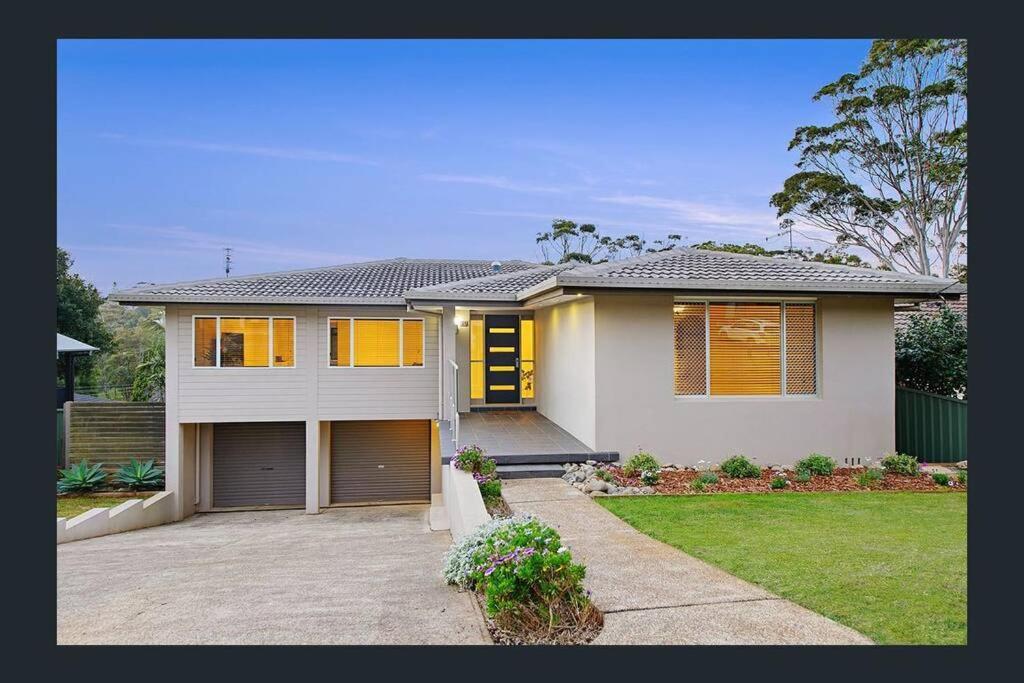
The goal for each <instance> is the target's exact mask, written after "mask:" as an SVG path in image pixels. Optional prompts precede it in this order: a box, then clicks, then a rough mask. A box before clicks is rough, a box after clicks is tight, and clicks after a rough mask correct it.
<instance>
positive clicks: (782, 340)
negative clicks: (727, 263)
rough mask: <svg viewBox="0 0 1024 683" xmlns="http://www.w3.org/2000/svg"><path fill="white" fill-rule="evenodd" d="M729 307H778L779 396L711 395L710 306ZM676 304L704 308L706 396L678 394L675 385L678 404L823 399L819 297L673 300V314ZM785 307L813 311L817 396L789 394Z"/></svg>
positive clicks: (724, 297)
mask: <svg viewBox="0 0 1024 683" xmlns="http://www.w3.org/2000/svg"><path fill="white" fill-rule="evenodd" d="M730 303H737V304H739V303H762V304H779V328H780V329H779V373H780V378H779V386H780V393H778V394H770V395H764V394H718V395H712V394H711V304H730ZM676 304H703V305H704V373H705V378H704V393H703V394H676V393H675V391H674V388H675V383H673V396H674V397H675V399H676V400H678V401H737V400H739V401H816V400H820V399H821V316H820V315H819V312H820V310H821V307H820V306H819V305H818V299H817V298H816V297H784V298H780V297H756V296H754V297H751V296H743V297H737V296H712V297H675V298H673V300H672V306H673V310H674V308H675V305H676ZM786 304H802V305H808V304H810V305H811V306H813V307H814V393H813V394H790V393H787V391H786V390H787V386H786ZM672 354H673V359H674V358H675V341H674V336H673V343H672Z"/></svg>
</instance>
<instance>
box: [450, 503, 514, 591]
mask: <svg viewBox="0 0 1024 683" xmlns="http://www.w3.org/2000/svg"><path fill="white" fill-rule="evenodd" d="M529 519H532V518H531V517H530V516H528V515H516V516H513V517H499V518H496V519H492V520H490V521H489V522H485V523H483V524H481V525H480V526H478V527H477V528H476V529H474V530H473V531H472V532H471V533H468V534H466V535H465V536H463V537H462V539H461V540H459V541H457V542H455V543H453V544H452V545H451V547H450V548H448V552H446V553H445V554H444V569H443V570H442V572H441V574H442V576H444V580H445V582H446V583H449V584H452V585H457V586H461V587H462V588H471V587H472V586H471V585H470V582H469V575H470V574H471V573H472V571H473V569H474V567H475V565H474V564H473V554H474V553H475V552H476V551H477V549H478V548H479V547H480V546H482V545H483V543H484V541H485V540H487V539H488V538H489V537H490V535H491V534H493V533H494V532H495V531H496V530H497V529H499V528H501V527H503V526H506V525H509V524H515V523H518V522H525V521H527V520H529Z"/></svg>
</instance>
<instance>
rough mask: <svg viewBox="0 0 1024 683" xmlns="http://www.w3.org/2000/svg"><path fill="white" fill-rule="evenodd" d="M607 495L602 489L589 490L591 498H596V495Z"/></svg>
mask: <svg viewBox="0 0 1024 683" xmlns="http://www.w3.org/2000/svg"><path fill="white" fill-rule="evenodd" d="M607 495H608V494H607V493H605V492H604V491H591V492H590V496H591V497H592V498H597V497H598V496H607Z"/></svg>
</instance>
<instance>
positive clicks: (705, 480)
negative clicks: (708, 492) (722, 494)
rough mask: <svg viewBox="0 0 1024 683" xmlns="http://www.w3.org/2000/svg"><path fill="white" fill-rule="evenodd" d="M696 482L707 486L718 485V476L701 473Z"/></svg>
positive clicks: (712, 473)
mask: <svg viewBox="0 0 1024 683" xmlns="http://www.w3.org/2000/svg"><path fill="white" fill-rule="evenodd" d="M694 481H699V482H700V483H702V484H705V485H709V484H717V483H718V475H717V474H715V473H714V472H701V473H700V474H698V475H697V478H696V479H695V480H694Z"/></svg>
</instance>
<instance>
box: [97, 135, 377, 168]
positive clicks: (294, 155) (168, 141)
mask: <svg viewBox="0 0 1024 683" xmlns="http://www.w3.org/2000/svg"><path fill="white" fill-rule="evenodd" d="M100 137H101V138H105V139H107V140H118V141H121V142H125V143H128V144H133V145H144V146H148V147H177V148H181V149H195V150H199V151H203V152H224V153H227V154H244V155H248V156H256V157H267V158H271V159H291V160H295V161H322V162H330V163H339V164H361V165H364V166H380V165H381V164H380V162H377V161H373V160H370V159H365V158H363V157H360V156H356V155H354V154H341V153H338V152H333V151H329V150H323V149H310V148H304V147H267V146H261V145H238V144H232V143H222V142H204V141H201V140H188V139H181V138H137V137H132V136H129V135H122V134H120V133H101V134H100Z"/></svg>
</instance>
